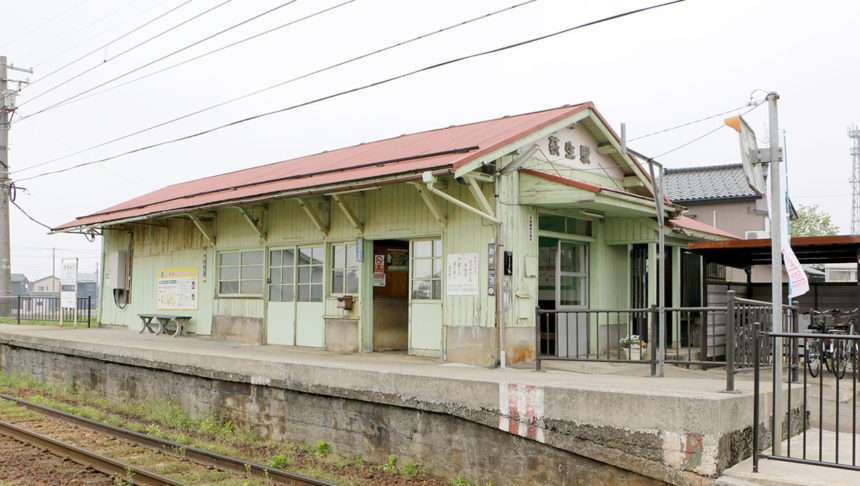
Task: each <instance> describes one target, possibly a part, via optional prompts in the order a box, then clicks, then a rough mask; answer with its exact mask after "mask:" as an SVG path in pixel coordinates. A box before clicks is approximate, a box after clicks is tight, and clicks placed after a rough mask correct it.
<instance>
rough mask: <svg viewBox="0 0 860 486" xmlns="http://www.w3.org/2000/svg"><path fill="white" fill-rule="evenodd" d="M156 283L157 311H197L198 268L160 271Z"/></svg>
mask: <svg viewBox="0 0 860 486" xmlns="http://www.w3.org/2000/svg"><path fill="white" fill-rule="evenodd" d="M156 282H157V283H156V285H157V287H158V288H157V290H158V291H157V292H156V295H157V297H156V302H155V308H156V309H158V310H197V294H198V290H199V288H198V285H197V267H189V268H168V269H164V270H159V271H158V274H157V275H156Z"/></svg>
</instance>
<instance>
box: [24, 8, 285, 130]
mask: <svg viewBox="0 0 860 486" xmlns="http://www.w3.org/2000/svg"><path fill="white" fill-rule="evenodd" d="M226 1H227V2H229V1H231V0H226ZM297 1H298V0H289V1H287V2H284V3H282V4H280V5H278V6H276V7H273V8H271V9H269V10H266V11H265V12H262V13H259V14H257V15H255V16H253V17H250V18H247V19H245V20H243V21H241V22H239V23H237V24H233V25H232V26H230V27H227V28H226V29H222V30H220V31H218V32H216V33H214V34H212V35H210V36H207V37H204V38H203V39H200V40H198V41H195V42H192V43H191V44H188V45H186V46H184V47H181V48H179V49H177V50H175V51H173V52H170V53H169V54H166V55H164V56H161V57H159V58H158V59H155V60H153V61H150V62H148V63H146V64H143V65H141V66H138V67H136V68H134V69H132V70H131V71H126V72H125V73H123V74H120V75H119V76H115V77H113V78H111V79H109V80H107V81H105V82H103V83H100V84H97V85H96V86H93V87H92V88H88V89H86V90H84V91H81V92H80V93H77V94H75V95H72V96H70V97H68V98H66V99H64V100H62V101H59V102H57V103H54V104H53V105H50V106H48V107H46V108H43V109H41V110H39V111H37V112H35V113H31V114H30V115H27V116H26V117H21V118H20V119H19V121H21V120H24V119H27V118H30V117H32V116H36V115H38V114H40V113H44V112H46V111H48V110H51V109H53V108H56V107H58V106H60V105H63V104H65V103H66V102H68V101H70V100H72V99H75V98H77V97H78V96H81V95H85V94H87V93H90V92H92V91H95V90H97V89H99V88H101V87H103V86H106V85H108V84H110V83H113V82H114V81H117V80H119V79H122V78H124V77H126V76H128V75H130V74H133V73H136V72H138V71H140V70H141V69H144V68H147V67H149V66H152V65H153V64H155V63H158V62H161V61H163V60H165V59H167V58H169V57H172V56H175V55H176V54H179V53H180V52H183V51H186V50H188V49H191V48H192V47H195V46H197V45H200V44H202V43H204V42H206V41H208V40H210V39H213V38H215V37H218V36H219V35H222V34H225V33H227V32H229V31H231V30H233V29H235V28H238V27H240V26H242V25H245V24H247V23H248V22H252V21H254V20H257V19H258V18H260V17H263V16H265V15H268V14H270V13H272V12H275V11H277V10H279V9H282V8H284V7H286V6H287V5H290V4H292V3H295V2H297ZM225 3H226V2H225ZM218 6H220V5H218ZM218 6H216V8H217V7H218ZM30 101H32V99H30V100H28V101H25V102H24V103H21V104H20V105H19V107H20V106H24V105H25V104H27V103H28V102H30Z"/></svg>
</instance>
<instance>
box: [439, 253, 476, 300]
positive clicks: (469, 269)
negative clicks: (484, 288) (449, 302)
mask: <svg viewBox="0 0 860 486" xmlns="http://www.w3.org/2000/svg"><path fill="white" fill-rule="evenodd" d="M447 269H448V272H447V274H446V282H447V288H446V291H447V293H448V295H478V254H477V253H452V254H450V255H448V268H447Z"/></svg>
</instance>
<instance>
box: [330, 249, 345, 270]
mask: <svg viewBox="0 0 860 486" xmlns="http://www.w3.org/2000/svg"><path fill="white" fill-rule="evenodd" d="M331 250H332V263H331V266H332V268H343V267H345V266H346V258H345V257H346V255H344V246H343V245H334V246H332V247H331Z"/></svg>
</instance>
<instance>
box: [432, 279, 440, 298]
mask: <svg viewBox="0 0 860 486" xmlns="http://www.w3.org/2000/svg"><path fill="white" fill-rule="evenodd" d="M433 298H434V299H435V300H440V299H441V298H442V281H441V280H434V281H433Z"/></svg>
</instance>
